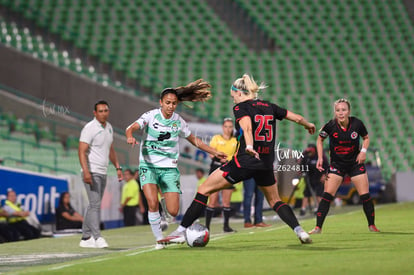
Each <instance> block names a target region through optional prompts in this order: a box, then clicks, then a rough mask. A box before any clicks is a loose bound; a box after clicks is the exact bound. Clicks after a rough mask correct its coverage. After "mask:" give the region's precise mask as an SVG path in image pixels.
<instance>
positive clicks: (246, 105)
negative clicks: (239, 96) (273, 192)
mask: <svg viewBox="0 0 414 275" xmlns="http://www.w3.org/2000/svg"><path fill="white" fill-rule="evenodd" d="M287 112H288V111H287V110H286V109H284V108H281V107H279V106H277V105H276V104H273V103H271V102H268V101H264V100H258V99H257V100H247V101H244V102H240V103H239V104H237V105H235V106H234V107H233V113H234V117H235V119H236V130H237V133H238V136H237V140H238V149H237V152H236V154H235V155H234V157H233V159H234V160H235V162H236V164H237V166H239V167H245V168H249V169H262V170H263V169H273V162H274V159H275V141H276V120H282V119H284V118H285V117H286V115H287ZM246 116H247V117H250V120H251V122H252V134H253V141H254V144H253V148H254V149H255V150H256V151H257V152H258V153H259V155H260V160H258V159H256V158H254V157H252V156H251V155H249V154H247V153H246V141H245V139H244V135H243V131H242V129H241V127H240V124H239V121H240V119H242V118H243V117H246Z"/></svg>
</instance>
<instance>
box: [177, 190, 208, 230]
mask: <svg viewBox="0 0 414 275" xmlns="http://www.w3.org/2000/svg"><path fill="white" fill-rule="evenodd" d="M207 200H208V196H205V195H203V194H200V193H197V195H196V196H195V198H194V200H193V202H192V203H191V205H190V207H189V208H188V209H187V211H186V212H185V214H184V217H183V220H182V222H181V225H182V226H183V227H185V228H187V227H189V226H190V225H192V224H193V222H194V221H195V220H196V219H197V218H198V217H200V215H201V213H203V211H204V209H206V205H207Z"/></svg>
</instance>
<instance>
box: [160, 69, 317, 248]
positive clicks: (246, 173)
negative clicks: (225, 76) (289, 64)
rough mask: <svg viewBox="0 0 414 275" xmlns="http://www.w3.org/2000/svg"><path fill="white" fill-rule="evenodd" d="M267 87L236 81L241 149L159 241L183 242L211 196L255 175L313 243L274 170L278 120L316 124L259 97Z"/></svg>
mask: <svg viewBox="0 0 414 275" xmlns="http://www.w3.org/2000/svg"><path fill="white" fill-rule="evenodd" d="M264 88H266V86H265V85H264V84H263V83H262V84H261V85H260V86H258V85H257V84H256V82H255V81H254V80H253V79H252V78H251V77H250V76H249V75H247V74H245V75H243V77H242V78H239V79H237V80H236V81H234V83H233V85H232V86H231V91H230V92H231V97H232V98H233V100H234V103H235V104H236V105H235V106H234V108H233V112H234V116H235V121H236V130H237V131H238V133H240V134H239V136H238V149H237V152H236V154H235V155H234V156H233V158H232V160H230V161H229V162H228V163H227V164H225V165H223V166H221V168H219V169H216V170H215V171H214V172H213V173H212V174H211V175H210V176H209V177H208V178H207V180H206V181H205V182H204V183H203V184H202V185H200V186H199V188H198V190H197V194H196V196H195V198H194V200H193V202H192V204H191V205H190V207H189V208H188V209H187V211H186V213H185V215H184V218H183V220H182V222H181V225H180V226H179V227H178V228H177V230H175V231H174V232H172V233H171V234H170V235H169V236H168V237H167V238H165V239H163V240H161V241H160V243H163V244H168V243H183V242H184V241H185V238H184V232H185V229H186V228H187V227H189V226H190V225H192V223H193V222H194V221H195V220H196V219H197V218H198V217H199V216H200V215H201V214H202V213H203V211H204V209H205V208H206V203H207V200H208V196H209V195H211V194H212V193H214V192H216V191H218V190H222V189H224V188H228V187H230V186H232V184H235V183H237V182H239V181H242V180H245V179H250V178H254V179H255V181H256V184H257V185H258V186H259V188H260V189H261V191H262V192H263V193H264V195H265V197H266V199H267V201H268V203H269V205H271V206H272V207H273V209H274V210H275V211H276V212H277V214H278V215H279V216H280V218H281V219H282V220H283V221H284V222H285V223H286V224H288V225H289V226H290V227H291V228H292V229H293V230H294V232H295V233H296V235H297V236H298V237H299V240H300V241H301V242H302V243H311V242H312V240H311V239H310V237H309V235H308V233H306V232H305V231H304V230H303V229H302V227H301V226H300V225H299V222H298V220H297V219H296V217H295V215H294V213H293V211H292V209H291V208H290V207H289V206H288V205H287V204H285V203H284V202H282V201H281V199H280V197H279V192H278V189H277V185H276V180H275V177H274V173H273V162H274V159H275V137H276V121H277V120H282V119H284V118H286V119H287V120H290V121H293V122H296V123H298V124H300V125H302V126H304V128H305V129H306V130H307V131H308V132H309V133H310V134H313V133H314V132H315V125H314V124H313V123H310V122H308V121H307V120H306V119H305V118H303V117H302V116H301V115H298V114H295V113H293V112H290V111H288V110H286V109H284V108H281V107H279V106H277V105H276V104H273V103H270V102H268V101H263V100H259V99H256V98H257V93H258V92H259V91H260V90H261V89H264Z"/></svg>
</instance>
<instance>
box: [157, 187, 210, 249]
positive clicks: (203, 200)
mask: <svg viewBox="0 0 414 275" xmlns="http://www.w3.org/2000/svg"><path fill="white" fill-rule="evenodd" d="M207 200H208V196H205V195H203V194H200V193H197V195H196V196H195V198H194V200H193V202H192V203H191V205H190V207H189V208H188V209H187V211H186V212H185V214H184V217H183V220H182V222H181V224H180V226H178V228H177V229H176V230H175V231H173V232H172V233H171V234H170V235H168V236H167V237H166V238H164V239H161V240H158V241H157V243H161V244H170V243H184V242H185V236H184V233H185V230H186V228H187V227H189V226H190V225H192V224H193V222H194V221H195V220H196V219H198V217H200V215H201V213H203V211H204V210H205V209H206V205H207Z"/></svg>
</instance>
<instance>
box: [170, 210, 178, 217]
mask: <svg viewBox="0 0 414 275" xmlns="http://www.w3.org/2000/svg"><path fill="white" fill-rule="evenodd" d="M168 213H170V215H171V216H173V217H176V216H177V215H178V208H174V209H168Z"/></svg>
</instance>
